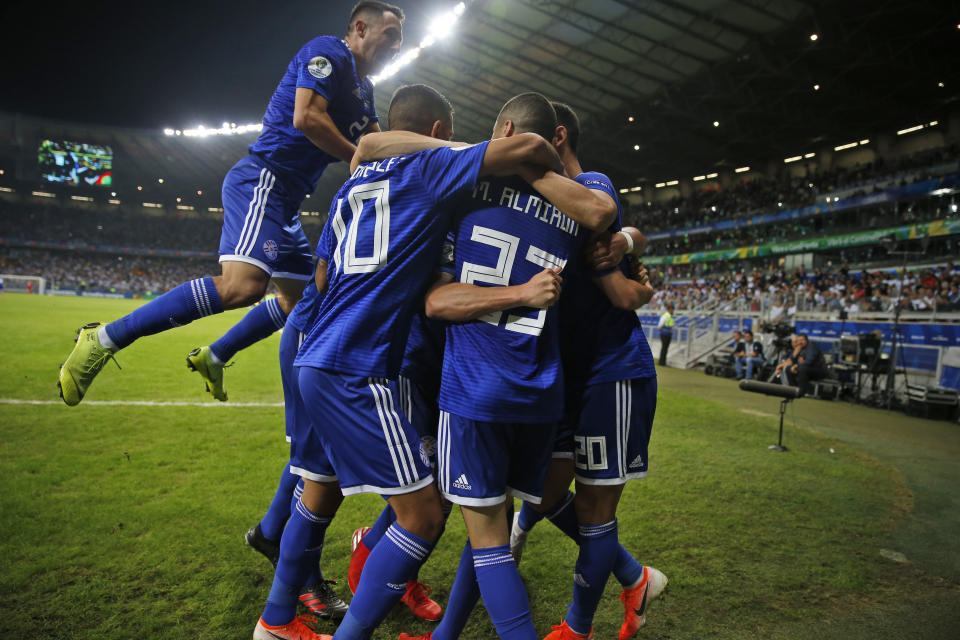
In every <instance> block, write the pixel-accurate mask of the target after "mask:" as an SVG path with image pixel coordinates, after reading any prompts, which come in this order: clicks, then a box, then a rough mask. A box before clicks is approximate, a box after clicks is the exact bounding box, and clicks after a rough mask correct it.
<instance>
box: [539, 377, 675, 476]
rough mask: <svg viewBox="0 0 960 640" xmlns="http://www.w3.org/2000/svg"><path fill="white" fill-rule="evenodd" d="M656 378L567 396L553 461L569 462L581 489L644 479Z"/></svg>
mask: <svg viewBox="0 0 960 640" xmlns="http://www.w3.org/2000/svg"><path fill="white" fill-rule="evenodd" d="M656 410H657V379H656V378H634V379H633V380H621V381H618V382H602V383H599V384H593V385H589V386H587V387H585V388H583V389H582V390H580V391H571V392H569V393H568V394H567V398H566V410H565V416H564V420H563V424H562V425H561V428H560V430H559V432H558V435H557V439H556V441H555V444H554V449H553V457H555V458H573V460H574V463H575V466H576V478H577V481H578V482H582V483H583V484H613V485H615V484H624V483H625V482H626V481H627V480H630V479H633V478H643V477H646V475H647V462H648V460H647V447H648V446H649V444H650V432H651V430H652V428H653V417H654V414H655V413H656Z"/></svg>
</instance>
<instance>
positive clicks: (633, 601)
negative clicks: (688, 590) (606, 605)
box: [618, 566, 667, 640]
mask: <svg viewBox="0 0 960 640" xmlns="http://www.w3.org/2000/svg"><path fill="white" fill-rule="evenodd" d="M666 586H667V576H665V575H663V573H662V572H660V571H657V570H656V569H654V568H653V567H647V566H644V567H643V577H641V578H640V582H639V583H637V586H635V587H633V588H632V589H624V590H623V591H621V592H620V600H621V601H622V602H623V625H622V626H621V627H620V634H619V636H618V638H619V640H627V639H628V638H632V637H633V636H634V634H635V633H636V632H637V631H639V630H640V627H642V626H643V625H644V624H646V622H647V605H648V604H650V603H651V602H653V601H654V600H655V599H656V598H657V596H659V595H660V594H661V593H662V592H663V590H664V589H665V588H666Z"/></svg>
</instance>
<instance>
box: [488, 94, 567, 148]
mask: <svg viewBox="0 0 960 640" xmlns="http://www.w3.org/2000/svg"><path fill="white" fill-rule="evenodd" d="M506 120H510V121H512V122H513V126H514V127H515V128H516V133H528V132H532V133H538V134H540V135H541V136H543V137H544V138H546V139H547V140H553V134H554V133H555V132H556V129H557V114H556V113H554V111H553V107H552V106H551V105H550V101H549V100H547V98H546V96H544V95H542V94H540V93H536V92H534V91H530V92H527V93H521V94H520V95H518V96H514V97H512V98H510V99H509V100H507V103H506V104H505V105H503V108H502V109H500V115H498V116H497V122H496V124H494V129H499V128H500V127H501V126H502V125H503V123H504V122H505V121H506Z"/></svg>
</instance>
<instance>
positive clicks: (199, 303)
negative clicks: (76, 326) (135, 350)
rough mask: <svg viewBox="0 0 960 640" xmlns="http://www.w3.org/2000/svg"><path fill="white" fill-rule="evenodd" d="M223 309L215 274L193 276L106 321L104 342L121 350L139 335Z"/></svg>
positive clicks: (153, 332)
mask: <svg viewBox="0 0 960 640" xmlns="http://www.w3.org/2000/svg"><path fill="white" fill-rule="evenodd" d="M222 311H223V306H222V305H221V304H220V295H219V294H218V293H217V288H216V287H215V286H214V285H213V278H209V277H207V278H199V279H197V280H191V281H190V282H185V283H183V284H181V285H180V286H178V287H176V288H174V289H171V290H170V291H168V292H166V293H165V294H163V295H162V296H160V297H159V298H157V299H155V300H152V301H151V302H148V303H147V304H145V305H143V306H142V307H140V308H138V309H136V310H134V311H132V312H130V313H128V314H127V315H125V316H123V317H122V318H120V319H119V320H115V321H113V322H111V323H110V324H108V325H106V326H105V327H104V328H103V329H104V331H103V332H102V334H103V335H105V336H106V337H107V339H108V340H103V339H101V341H100V342H101V344H103V345H104V346H105V347H109V348H110V349H112V350H114V351H118V350H120V349H123V348H124V347H126V346H128V345H130V344H131V343H132V342H133V341H134V340H136V339H137V338H142V337H143V336H149V335H153V334H155V333H160V332H161V331H166V330H167V329H172V328H174V327H180V326H183V325H185V324H189V323H191V322H193V321H194V320H197V319H198V318H203V317H206V316H209V315H213V314H215V313H220V312H222Z"/></svg>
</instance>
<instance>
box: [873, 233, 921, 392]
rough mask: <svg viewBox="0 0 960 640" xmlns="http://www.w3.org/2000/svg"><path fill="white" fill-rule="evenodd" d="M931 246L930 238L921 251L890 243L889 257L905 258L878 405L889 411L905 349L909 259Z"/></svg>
mask: <svg viewBox="0 0 960 640" xmlns="http://www.w3.org/2000/svg"><path fill="white" fill-rule="evenodd" d="M929 244H930V237H929V236H928V237H926V238H923V239H922V240H920V247H921V251H907V250H903V251H894V250H893V249H892V246H895V244H894V242H892V241H891V242H890V245H891V248H888V249H887V255H891V256H901V257H902V258H903V260H902V262H901V264H900V290H899V292H898V296H897V306H896V308H895V309H894V311H893V329H892V330H891V332H890V367H889V368H888V370H887V381H886V385H884V388H883V391H881V392H880V401H879V402H878V403H877V404H878V406H881V407H884V408H886V410H887V411H890V409H891V408H893V403H894V400H895V399H896V389H895V386H896V379H897V359H898V358H899V357H900V350H901V349H903V337H902V335H901V332H900V312H901V311H902V310H903V299H904V298H903V282H904V280H905V278H906V276H907V258H909V257H910V256H922V255H924V254H926V251H927V247H928V246H929ZM882 351H883V343H882V342H881V344H880V350H879V351H878V354H879V353H880V352H882ZM903 374H904V376H906V374H907V370H906V368H904V369H903Z"/></svg>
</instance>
